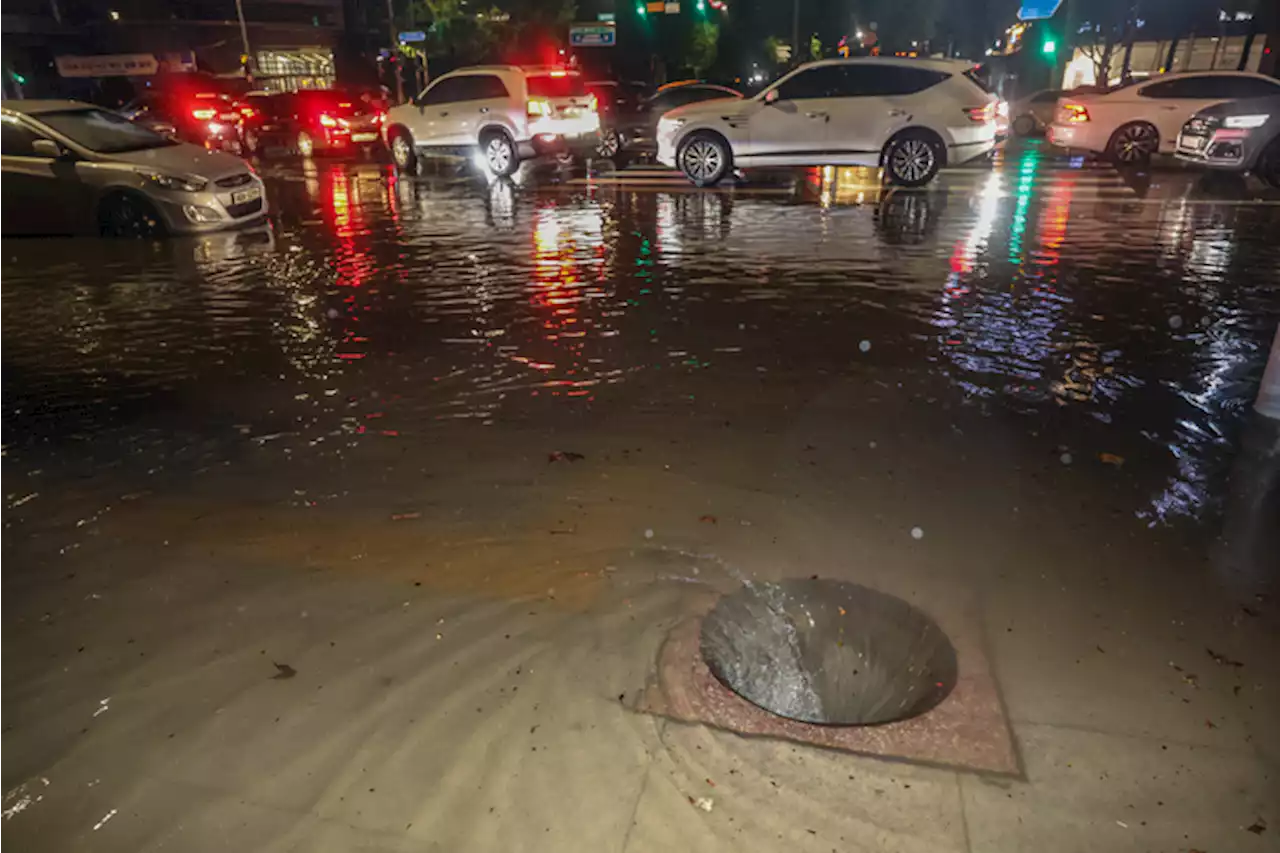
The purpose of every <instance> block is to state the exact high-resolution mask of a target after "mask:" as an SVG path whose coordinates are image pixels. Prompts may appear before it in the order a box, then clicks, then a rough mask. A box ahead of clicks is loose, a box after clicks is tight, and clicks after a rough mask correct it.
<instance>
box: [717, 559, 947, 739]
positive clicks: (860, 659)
mask: <svg viewBox="0 0 1280 853" xmlns="http://www.w3.org/2000/svg"><path fill="white" fill-rule="evenodd" d="M701 644H702V656H703V659H704V660H706V662H707V665H708V666H709V667H710V669H711V672H712V673H714V674H715V676H716V678H718V679H719V680H720V681H721V682H722V683H723V684H724V685H725V686H726V687H728V688H729V689H730V690H732V691H733V692H734V693H737V694H738V695H739V696H741V697H742V698H744V699H746V700H747V701H749V702H751V703H753V704H755V705H759V706H760V707H761V708H764V709H765V710H767V711H770V712H772V713H774V714H778V715H779V716H782V717H787V718H789V719H793V720H799V721H801V722H805V723H821V724H829V725H870V724H874V723H887V722H892V721H894V720H903V719H907V718H908V717H914V716H917V715H918V714H923V713H924V712H925V711H928V710H929V709H930V708H933V707H934V706H936V705H937V704H938V703H939V702H941V701H942V700H943V699H945V698H946V697H947V694H949V693H950V692H951V689H952V688H953V687H954V686H955V682H956V653H955V649H954V648H953V647H952V645H951V641H950V640H948V639H947V636H946V634H944V633H943V632H942V629H941V628H939V627H938V626H937V624H936V623H935V622H934V621H933V620H932V619H930V618H929V617H928V616H927V615H925V614H924V613H923V612H921V611H920V610H917V609H916V608H915V607H912V606H911V605H910V604H908V603H907V602H905V601H903V600H902V599H900V598H895V597H893V596H891V595H887V594H885V593H883V592H877V591H875V590H873V589H868V588H867V587H864V586H859V585H858V584H852V583H841V582H839V581H831V580H790V581H783V582H781V583H755V584H752V583H747V584H745V585H744V586H743V588H742V589H741V590H739V591H738V592H736V593H734V594H732V595H727V596H725V597H724V598H721V599H720V601H719V602H718V603H717V604H716V606H715V608H713V609H712V611H711V612H710V613H709V614H707V616H706V618H704V619H703V621H702V637H701Z"/></svg>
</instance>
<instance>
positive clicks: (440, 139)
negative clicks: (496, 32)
mask: <svg viewBox="0 0 1280 853" xmlns="http://www.w3.org/2000/svg"><path fill="white" fill-rule="evenodd" d="M597 107H598V104H597V103H596V99H595V96H594V95H591V94H589V93H588V92H587V88H586V83H585V82H584V80H583V78H582V76H581V75H580V74H579V73H578V72H577V71H572V70H568V69H563V68H520V67H519V66H516V65H492V66H475V67H472V68H460V69H458V70H457V71H452V72H450V73H448V74H445V75H443V76H441V77H440V78H438V79H437V80H435V82H433V83H432V84H431V85H430V86H428V87H427V88H426V89H424V90H423V91H422V93H421V94H419V95H418V96H417V97H416V98H414V99H413V102H412V103H409V104H404V105H402V106H398V107H393V108H392V109H391V110H390V112H388V114H387V118H386V122H385V123H384V133H385V134H386V142H387V146H388V147H389V148H390V149H391V156H392V158H393V159H394V160H395V162H396V165H397V166H399V167H400V168H401V169H412V168H413V167H414V166H415V164H416V163H417V157H418V152H419V151H428V150H435V151H438V152H448V151H457V150H463V149H470V150H474V149H475V148H476V146H479V150H480V153H481V155H482V156H483V157H484V161H485V164H486V165H487V166H488V167H489V169H490V170H491V171H492V172H493V173H494V174H497V175H510V174H512V173H513V172H515V170H516V169H517V168H518V167H519V165H520V161H521V159H524V158H528V157H533V156H537V155H540V154H546V153H552V152H561V151H576V150H583V151H586V150H590V149H592V148H594V147H595V145H596V144H597V142H598V137H599V130H600V117H599V115H598V114H597Z"/></svg>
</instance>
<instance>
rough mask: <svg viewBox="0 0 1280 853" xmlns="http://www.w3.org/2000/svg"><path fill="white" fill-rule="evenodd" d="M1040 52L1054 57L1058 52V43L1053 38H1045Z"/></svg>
mask: <svg viewBox="0 0 1280 853" xmlns="http://www.w3.org/2000/svg"><path fill="white" fill-rule="evenodd" d="M1040 52H1041V53H1043V54H1045V55H1046V56H1052V55H1053V54H1055V53H1057V52H1058V43H1057V42H1056V41H1054V40H1053V36H1045V39H1044V41H1043V42H1041V43H1040Z"/></svg>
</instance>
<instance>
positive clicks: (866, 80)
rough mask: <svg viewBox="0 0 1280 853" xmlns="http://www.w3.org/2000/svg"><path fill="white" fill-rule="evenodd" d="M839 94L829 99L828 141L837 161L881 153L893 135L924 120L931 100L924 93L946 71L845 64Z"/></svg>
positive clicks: (865, 158)
mask: <svg viewBox="0 0 1280 853" xmlns="http://www.w3.org/2000/svg"><path fill="white" fill-rule="evenodd" d="M843 70H844V76H843V79H842V81H841V82H840V89H839V97H838V98H836V99H834V100H833V102H832V105H831V108H830V110H831V120H830V122H829V127H828V134H827V147H828V148H830V149H831V151H832V152H833V155H835V159H833V161H832V162H837V163H844V162H847V163H855V164H856V163H866V164H867V165H872V164H874V162H876V161H877V160H878V159H879V156H880V150H881V149H882V148H883V147H884V145H885V143H886V142H888V140H889V137H891V136H893V134H895V133H897V132H898V131H899V130H901V129H902V128H904V127H906V126H907V125H908V124H909V123H912V122H913V121H914V122H917V123H919V122H920V121H922V120H923V116H924V115H925V114H926V113H927V112H928V110H929V105H928V104H927V103H923V102H921V97H922V96H921V93H922V92H924V91H925V90H926V89H929V88H931V87H932V86H935V85H937V84H938V83H941V82H942V81H943V80H945V79H946V78H947V76H948V75H947V74H946V72H941V71H932V70H929V69H926V68H910V67H907V66H904V65H892V64H889V63H883V62H867V63H852V64H849V65H846V66H844V67H843Z"/></svg>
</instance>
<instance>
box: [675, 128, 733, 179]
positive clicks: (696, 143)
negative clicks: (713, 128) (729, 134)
mask: <svg viewBox="0 0 1280 853" xmlns="http://www.w3.org/2000/svg"><path fill="white" fill-rule="evenodd" d="M676 165H677V166H679V167H680V171H681V172H684V176H685V177H686V178H688V179H689V182H690V183H692V184H693V185H694V186H695V187H714V186H715V185H716V184H718V183H720V181H721V180H723V179H724V176H725V175H727V174H729V171H730V169H732V168H733V149H731V148H730V147H729V143H728V142H726V141H725V139H724V137H722V136H719V135H717V134H714V133H705V132H702V133H695V134H693V135H692V136H690V137H689V138H688V139H686V140H685V141H684V142H682V143H680V150H679V152H678V153H677V154H676Z"/></svg>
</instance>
